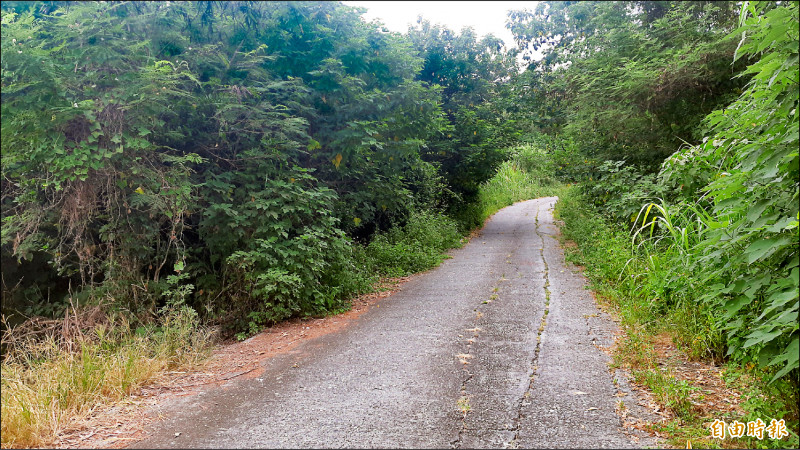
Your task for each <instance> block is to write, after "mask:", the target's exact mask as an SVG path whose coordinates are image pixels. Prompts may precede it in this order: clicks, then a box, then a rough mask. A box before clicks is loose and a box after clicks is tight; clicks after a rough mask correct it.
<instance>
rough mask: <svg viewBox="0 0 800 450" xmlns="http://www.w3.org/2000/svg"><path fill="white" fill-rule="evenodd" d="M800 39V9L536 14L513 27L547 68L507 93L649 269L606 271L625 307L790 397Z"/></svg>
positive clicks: (565, 7)
mask: <svg viewBox="0 0 800 450" xmlns="http://www.w3.org/2000/svg"><path fill="white" fill-rule="evenodd" d="M797 23H798V4H797V3H796V2H788V3H786V2H783V3H773V2H754V3H746V4H745V5H744V6H741V5H738V6H737V5H735V4H734V3H732V2H546V3H541V4H540V5H538V7H537V9H536V10H535V11H517V12H512V13H511V15H510V27H511V29H512V31H514V33H515V36H516V39H517V41H518V43H519V44H520V46H521V48H523V49H524V50H526V51H528V52H529V53H528V57H529V58H530V56H531V55H532V53H530V51H531V50H538V51H539V52H541V53H542V54H543V58H542V59H540V60H537V61H531V64H530V65H529V67H528V69H527V71H526V72H524V73H523V74H521V75H520V77H519V79H518V80H517V81H516V83H515V84H514V91H515V92H517V93H518V95H519V94H520V93H530V94H531V95H530V96H529V97H530V98H529V99H528V100H527V101H528V102H530V106H529V107H528V110H529V113H528V114H529V117H530V118H531V120H534V121H538V123H539V124H540V128H541V129H542V130H544V131H547V132H549V133H550V134H551V135H553V136H556V137H557V138H558V140H559V141H560V142H561V145H562V146H566V147H571V148H572V149H573V150H572V151H573V152H577V155H576V156H578V157H577V158H573V159H572V160H571V161H569V162H568V163H569V164H572V167H573V169H570V170H569V171H565V170H564V169H565V168H564V167H563V165H560V170H561V174H562V176H568V177H569V178H570V179H572V180H575V181H580V182H581V185H582V191H583V192H584V194H585V201H586V202H588V203H590V204H592V205H594V206H595V207H596V208H597V211H599V212H600V213H601V214H602V215H604V216H605V217H606V218H608V219H610V220H611V221H612V222H614V223H616V224H617V226H619V227H621V228H622V229H623V230H625V229H627V230H629V231H630V232H631V234H632V237H633V242H634V244H635V246H636V251H637V255H638V254H641V255H644V256H645V259H642V260H641V261H642V262H643V263H645V264H644V265H643V266H638V265H637V264H634V263H633V261H634V260H635V259H632V260H630V261H629V264H628V265H621V266H620V267H616V268H613V270H614V271H618V272H617V274H616V275H617V276H619V277H620V279H627V278H629V277H632V278H631V280H630V282H631V283H633V284H632V285H631V289H630V290H629V291H626V292H628V293H627V294H626V295H631V296H633V297H638V296H640V295H647V296H649V301H650V302H651V307H652V308H655V309H656V310H657V311H658V312H659V314H666V315H667V316H668V317H673V318H674V320H675V324H676V325H677V327H678V329H680V330H681V334H682V335H683V336H682V337H681V338H680V340H681V341H682V342H681V343H682V345H684V346H685V347H686V348H687V349H688V350H690V353H693V354H695V355H696V356H709V357H713V358H723V357H728V358H731V359H732V360H735V361H739V362H751V361H752V362H757V363H759V364H760V365H761V366H762V367H769V371H768V372H769V373H771V374H772V376H773V379H777V378H781V377H788V378H789V379H792V380H794V383H797V379H798V358H797V355H798V354H799V353H800V351H798V339H799V338H800V334H799V333H800V331H798V290H799V289H800V282H799V281H798V278H799V277H798V246H799V245H800V243H798V220H799V219H800V216H799V215H798V200H799V199H798V152H797V147H798V142H797V139H798V116H797V108H798V27H797ZM566 164H567V163H565V164H564V165H566ZM659 168H660V170H659ZM575 169H578V170H577V171H576V170H575ZM608 247H609V248H611V247H613V245H611V244H610V243H609V245H608ZM623 267H624V270H623ZM607 275H608V277H609V278H611V276H612V275H613V274H607ZM634 281H636V283H634ZM643 281H644V282H646V286H645V287H642V286H641V285H639V284H638V283H640V282H643ZM623 284H624V283H623ZM634 286H635V288H634ZM636 289H639V291H636ZM790 374H791V375H790Z"/></svg>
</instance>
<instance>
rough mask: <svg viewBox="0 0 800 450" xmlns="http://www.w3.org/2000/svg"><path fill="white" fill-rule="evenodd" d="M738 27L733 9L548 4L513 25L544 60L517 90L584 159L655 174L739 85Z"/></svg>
mask: <svg viewBox="0 0 800 450" xmlns="http://www.w3.org/2000/svg"><path fill="white" fill-rule="evenodd" d="M736 18H737V10H736V6H735V4H734V3H733V2H703V1H695V2H648V1H644V2H643V1H626V2H541V3H539V4H538V5H537V7H536V9H535V10H534V11H517V12H512V13H511V15H510V18H509V19H510V28H511V30H512V31H513V32H514V35H515V38H516V40H517V42H518V43H519V44H520V47H521V48H522V49H524V50H525V51H526V57H527V58H528V59H530V58H531V56H532V52H533V51H538V52H540V53H542V58H541V59H540V60H537V61H531V64H530V65H529V66H528V68H527V71H526V72H525V73H523V74H522V75H521V76H520V77H519V81H518V83H517V84H518V86H517V88H516V89H517V91H518V92H520V95H521V96H524V97H527V99H526V100H524V101H526V102H528V103H529V107H528V109H530V110H531V111H538V114H533V116H534V117H535V118H537V119H538V120H539V121H540V122H541V123H542V124H543V125H548V124H550V125H552V124H558V125H559V127H558V128H559V129H560V130H561V131H562V132H563V133H564V134H565V135H567V136H570V137H572V138H573V139H574V140H575V143H576V145H578V147H579V148H580V149H581V150H582V151H583V152H584V153H585V154H586V155H588V156H590V157H596V158H597V159H598V161H602V160H604V159H612V160H623V159H624V160H626V161H627V162H628V163H632V164H636V165H643V166H649V167H651V168H657V167H658V165H659V164H660V163H661V161H662V160H663V159H664V158H665V157H667V156H669V155H670V154H672V153H673V152H674V151H675V149H676V148H677V147H678V146H679V145H680V144H681V142H683V141H692V139H693V138H695V137H697V135H696V126H697V124H698V123H699V122H700V120H701V119H702V118H703V116H705V115H706V114H708V113H709V112H711V111H712V110H713V109H715V108H716V107H718V106H721V105H723V104H724V103H725V102H726V101H730V100H731V99H732V93H733V92H734V90H735V88H737V87H739V86H740V85H741V82H739V81H738V80H736V79H732V76H733V75H734V74H735V71H736V68H732V67H731V65H730V63H731V60H732V58H733V53H734V49H735V47H736V40H735V39H733V38H731V37H729V36H728V32H729V31H730V30H731V29H732V28H733V27H734V26H735V20H736ZM732 69H733V70H732ZM595 178H596V177H595Z"/></svg>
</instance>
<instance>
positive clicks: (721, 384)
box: [556, 187, 798, 448]
mask: <svg viewBox="0 0 800 450" xmlns="http://www.w3.org/2000/svg"><path fill="white" fill-rule="evenodd" d="M556 215H557V217H558V218H559V219H560V220H562V221H563V222H564V225H563V226H562V228H561V230H562V233H563V237H564V239H566V240H569V241H573V242H575V243H576V244H577V248H568V249H567V259H568V260H569V261H571V262H574V263H576V264H579V265H581V266H584V267H585V272H584V273H585V274H586V276H587V277H588V278H589V280H590V281H591V283H592V289H593V290H595V291H596V292H597V294H598V298H599V300H600V301H601V303H602V302H605V303H607V306H608V307H609V308H610V309H612V310H613V311H614V312H615V315H616V316H617V317H618V318H619V319H620V322H621V323H620V325H621V327H622V328H623V329H624V330H625V336H624V337H623V338H622V339H621V340H620V341H619V342H618V345H617V348H616V350H615V354H614V364H615V365H616V366H617V367H623V368H626V369H627V370H629V371H630V373H631V374H632V375H633V377H634V379H635V382H636V383H638V384H641V385H644V386H645V387H647V388H648V390H649V391H650V392H651V393H652V394H653V397H654V399H655V400H656V401H657V402H658V403H659V404H660V405H661V406H662V407H663V408H666V409H667V410H669V411H670V412H671V413H672V415H673V418H672V419H671V420H670V421H668V422H666V423H661V424H657V425H655V426H654V428H655V430H656V431H658V432H660V433H664V434H666V435H667V436H668V441H669V443H670V444H671V445H676V446H681V447H682V446H684V445H686V441H687V440H690V441H691V442H692V443H693V445H695V446H705V447H711V448H797V447H798V403H797V402H798V398H797V388H796V386H793V385H792V383H791V381H790V380H788V379H786V378H780V379H777V380H774V381H773V380H772V378H773V375H774V373H773V372H774V370H772V371H771V370H763V369H759V368H758V367H757V365H756V364H752V363H751V364H742V363H739V362H735V361H733V360H730V361H727V362H726V360H725V358H723V357H721V356H720V355H724V354H725V353H724V351H723V350H724V334H723V331H724V330H721V329H719V328H718V326H717V325H716V324H717V322H718V321H716V320H715V318H714V316H713V314H714V313H715V312H714V311H712V310H710V307H709V306H708V305H707V304H705V303H703V302H697V301H694V299H693V297H692V295H693V293H692V292H690V291H689V290H685V291H682V292H674V291H670V284H669V280H670V279H674V277H676V276H680V277H686V278H689V277H691V276H693V274H689V273H681V270H683V267H684V266H683V264H682V263H681V261H680V258H681V257H683V256H685V255H682V253H680V252H679V249H676V248H674V247H664V246H661V247H658V246H655V245H652V244H651V243H650V242H643V243H641V244H637V245H636V246H634V245H633V242H632V238H631V236H630V235H629V234H628V233H626V232H625V231H615V230H614V229H613V228H612V227H611V226H610V225H609V224H608V223H607V222H605V221H604V220H603V219H602V218H601V217H600V216H599V215H598V214H597V213H596V212H595V211H594V210H592V209H591V206H590V205H589V203H588V202H587V201H586V200H585V199H584V198H583V197H582V196H581V195H580V193H579V188H578V187H573V188H570V189H567V190H565V191H563V192H562V194H561V195H560V201H559V202H558V204H557V205H556ZM664 337H666V341H667V344H668V345H664V342H662V341H664V340H665V339H664ZM670 345H671V346H672V348H673V349H677V352H676V353H674V354H673V355H672V356H671V357H670V358H673V359H674V358H677V356H675V355H677V354H680V355H681V356H682V358H683V360H682V361H683V362H678V363H674V361H673V362H670V361H669V360H668V359H669V358H667V357H666V356H665V354H664V351H663V350H664V348H665V347H669V346H670ZM687 363H688V364H690V365H691V364H705V365H704V366H703V367H705V368H706V369H704V370H708V372H704V373H706V374H707V377H706V378H708V374H714V376H715V379H712V380H708V379H704V380H702V382H695V381H697V379H692V378H691V377H689V376H688V373H687V371H686V370H685V367H684V366H685V364H687ZM720 365H723V367H720ZM683 375H687V376H683ZM698 379H699V378H698ZM719 379H721V381H720V380H719ZM711 385H714V386H717V388H716V390H714V389H711V388H710V386H711ZM722 405H727V406H729V407H722ZM757 418H760V419H761V420H762V421H764V422H765V423H766V424H767V425H769V424H770V422H771V420H772V419H776V420H784V423H785V424H786V429H787V431H788V433H789V436H788V437H784V438H783V439H771V438H769V437H767V434H766V432H765V435H764V436H765V437H764V439H760V440H759V439H757V438H754V437H747V436H744V437H742V438H731V437H730V435H726V438H725V439H715V438H712V437H711V435H710V430H709V425H710V424H711V423H712V422H713V421H714V420H716V419H720V420H723V421H725V422H726V423H731V422H732V421H734V420H736V421H738V422H741V423H747V422H748V421H755V420H756V419H757Z"/></svg>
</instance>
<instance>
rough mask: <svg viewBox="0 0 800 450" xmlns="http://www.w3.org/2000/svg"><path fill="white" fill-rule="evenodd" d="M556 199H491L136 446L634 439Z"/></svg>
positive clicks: (168, 410)
mask: <svg viewBox="0 0 800 450" xmlns="http://www.w3.org/2000/svg"><path fill="white" fill-rule="evenodd" d="M556 201H557V198H556V197H547V198H540V199H536V200H529V201H526V202H520V203H517V204H515V205H513V206H509V207H507V208H505V209H503V210H501V211H499V212H498V213H497V214H495V215H494V216H493V217H492V218H491V219H490V220H489V221H488V223H487V224H486V226H485V227H484V228H483V230H482V231H481V233H480V234H479V235H478V236H477V237H475V238H473V239H472V240H471V241H470V242H469V243H468V244H466V245H465V246H464V247H463V248H461V249H458V250H455V251H453V252H452V253H451V254H452V256H453V257H452V258H451V259H448V260H446V261H445V262H444V263H442V265H441V266H440V267H438V268H437V269H435V270H432V271H430V272H427V273H424V274H421V275H419V276H416V277H414V278H413V279H412V280H410V281H409V282H407V283H406V284H405V285H403V288H402V290H401V291H399V292H397V293H395V294H394V295H392V296H391V297H389V298H387V299H386V300H384V301H382V302H380V306H379V307H373V308H372V309H370V310H369V311H368V312H366V313H365V314H364V315H362V316H361V317H360V318H359V319H358V320H357V321H356V322H355V323H353V324H352V325H351V326H349V327H347V328H345V329H343V330H341V331H339V332H336V333H333V334H329V335H325V336H321V337H319V338H316V339H313V340H309V341H307V342H306V343H304V344H301V345H300V346H299V347H298V349H297V350H296V351H294V352H292V353H287V354H284V355H279V356H276V357H273V358H270V359H268V360H267V361H266V363H265V367H264V369H265V370H264V373H263V375H261V376H260V377H258V378H254V379H249V380H240V381H232V382H231V383H230V385H228V386H225V387H222V388H216V389H211V390H208V391H206V392H202V393H200V394H198V395H195V396H191V397H183V398H179V399H176V400H175V401H173V402H172V403H170V404H169V405H166V406H164V407H162V409H161V413H162V414H163V415H164V416H165V417H166V419H165V420H163V421H161V422H159V423H158V424H157V425H156V427H155V428H154V429H153V430H150V432H149V433H148V437H147V438H146V439H145V440H143V441H140V442H138V443H136V444H134V445H132V447H133V448H171V447H177V448H285V447H292V448H297V447H300V448H309V447H311V448H320V447H326V448H328V447H335V448H339V447H347V448H353V447H358V448H364V447H369V448H373V447H380V448H431V447H432V448H476V447H477V448H485V447H491V448H517V447H520V448H532V447H542V448H556V447H562V448H563V447H575V448H577V447H582V448H630V447H633V444H632V442H631V441H630V440H629V438H628V437H626V435H625V434H624V433H623V432H622V431H621V430H620V428H619V426H620V420H619V418H618V416H617V415H616V414H615V412H614V409H615V405H616V401H615V400H616V398H615V397H614V394H615V393H616V392H617V390H616V388H615V386H614V383H613V382H612V375H611V374H610V373H609V371H608V368H607V365H606V362H607V357H606V355H605V354H604V353H602V352H601V351H600V350H599V349H598V348H597V346H596V345H597V344H602V345H607V344H608V343H609V342H610V339H611V332H612V330H613V329H614V324H613V322H611V321H610V320H609V319H608V318H607V317H606V316H604V315H603V314H602V313H600V312H599V311H598V310H597V308H596V307H595V305H594V302H593V300H592V297H591V295H590V294H589V292H588V291H586V290H585V288H584V280H583V278H582V277H581V275H579V274H577V273H575V272H574V271H573V270H570V269H568V268H566V267H565V265H564V258H563V253H562V251H561V249H560V248H559V245H558V242H557V240H556V239H555V237H554V236H555V235H556V233H557V228H556V226H555V224H554V223H553V216H552V208H553V205H554V204H555V202H556ZM177 433H180V434H179V435H178V436H176V434H177Z"/></svg>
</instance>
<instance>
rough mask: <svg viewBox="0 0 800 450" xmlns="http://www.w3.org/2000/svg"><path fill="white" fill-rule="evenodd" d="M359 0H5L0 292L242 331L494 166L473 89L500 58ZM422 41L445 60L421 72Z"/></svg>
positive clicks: (350, 265) (324, 289)
mask: <svg viewBox="0 0 800 450" xmlns="http://www.w3.org/2000/svg"><path fill="white" fill-rule="evenodd" d="M359 14H360V11H359V10H358V9H356V8H351V7H347V6H344V5H342V4H339V3H334V2H271V3H259V2H194V3H193V2H164V3H160V2H152V3H151V2H122V3H116V2H108V3H106V2H101V3H69V2H45V3H22V2H4V3H3V25H2V42H3V44H2V45H3V47H2V54H3V59H2V89H3V101H2V126H3V137H2V152H3V161H2V174H3V181H2V207H3V235H2V252H3V261H4V264H3V273H4V283H5V284H4V296H3V297H4V305H5V306H8V305H11V306H20V304H21V305H22V306H23V307H24V306H27V307H28V310H27V312H28V313H29V314H30V313H43V312H47V311H50V312H51V313H52V314H55V315H58V314H59V312H60V311H63V307H64V305H65V304H66V303H65V299H66V298H67V296H68V295H71V296H73V297H76V298H80V299H83V301H88V300H93V301H96V300H98V299H101V298H110V299H113V303H114V304H115V305H117V306H118V307H121V308H124V309H127V310H130V311H133V312H134V313H135V314H137V315H139V316H142V314H144V315H145V316H146V315H147V314H148V313H150V314H152V313H155V311H156V310H157V308H158V307H159V306H160V305H163V304H164V302H165V301H166V300H167V299H168V298H179V299H180V301H183V302H186V303H188V304H190V305H191V306H193V307H194V308H195V309H197V310H198V311H200V312H201V313H202V314H203V315H204V317H205V318H207V319H213V320H216V321H218V322H220V323H223V324H226V325H227V326H229V327H230V328H232V329H239V330H241V329H250V330H255V329H257V328H258V327H259V326H261V325H263V324H268V323H272V322H275V321H279V320H282V319H285V318H287V317H290V316H294V315H305V314H321V313H325V312H327V311H333V310H336V309H338V308H341V306H342V301H343V300H345V299H346V298H348V296H350V295H352V294H353V293H357V292H360V291H363V290H365V289H367V288H368V286H369V282H370V280H371V279H372V274H371V272H370V270H371V267H372V266H371V265H370V264H369V262H368V261H363V260H361V258H362V257H363V252H362V251H361V250H360V249H359V248H357V245H356V244H354V241H353V239H357V240H368V239H370V238H371V236H372V235H373V234H375V233H376V232H378V231H381V230H389V229H391V228H393V227H401V226H403V225H404V224H405V223H406V222H407V221H409V219H410V220H411V221H410V222H409V224H408V225H406V227H409V226H411V227H414V226H417V225H414V224H415V223H418V221H419V217H426V218H429V219H430V220H433V221H434V222H436V221H442V220H445V219H436V218H435V216H436V215H437V214H439V213H438V212H437V211H442V210H444V209H446V208H448V207H451V206H453V205H454V204H456V203H457V202H459V201H460V199H463V198H464V195H462V194H464V193H466V194H468V195H467V197H469V194H472V195H474V192H475V191H476V186H477V185H478V184H479V183H481V182H482V181H484V180H486V179H488V178H490V177H491V176H492V175H493V173H494V168H495V167H496V166H497V164H499V163H500V162H501V160H502V159H503V157H504V155H505V154H504V153H503V152H501V151H500V147H499V144H500V142H501V141H502V142H507V140H508V138H503V137H502V136H505V135H506V134H509V132H508V130H507V129H504V130H500V131H496V130H495V128H496V127H500V125H504V126H506V128H507V124H502V123H501V121H495V123H486V122H487V118H486V117H487V116H492V117H494V116H493V115H492V114H490V113H488V112H486V111H484V110H481V108H484V109H485V108H488V106H486V105H487V103H485V102H486V101H487V100H490V99H491V98H490V97H491V96H492V95H494V94H493V92H494V90H495V84H494V83H493V82H492V81H493V79H491V80H488V79H487V78H490V77H496V76H507V74H508V73H509V71H510V70H511V68H512V67H513V63H512V64H511V65H510V64H509V63H508V61H509V57H507V56H506V53H505V50H504V49H503V48H502V46H499V44H498V43H497V41H496V40H493V39H492V38H488V40H485V41H484V42H482V43H480V44H479V43H477V42H476V40H475V36H474V34H470V32H469V30H467V31H466V32H465V33H464V34H462V35H461V36H457V37H456V39H457V40H458V42H459V44H458V45H457V46H456V47H451V46H446V47H444V46H442V45H439V46H438V47H436V46H434V47H436V48H435V50H431V49H429V48H428V47H426V46H425V45H424V44H423V43H422V41H421V40H420V39H422V38H423V37H421V36H418V37H417V38H414V37H412V39H408V38H406V37H404V36H401V35H399V34H397V33H387V32H385V31H384V30H383V29H382V27H381V26H380V25H379V24H376V23H365V22H364V21H362V20H361V19H360V17H359ZM448 33H449V32H448ZM431 42H433V41H431ZM415 46H418V47H419V49H415ZM426 52H427V53H426ZM433 52H436V55H437V56H436V57H438V58H440V59H442V60H446V61H456V62H457V63H456V64H455V65H454V66H453V67H452V69H451V70H450V71H444V72H441V73H437V74H436V76H433V72H430V73H429V72H425V71H423V70H422V69H423V66H425V67H427V68H428V69H430V68H431V61H432V59H433V56H431V55H432V53H433ZM463 52H467V55H466V56H464V54H463ZM503 61H505V62H503ZM431 70H433V69H431ZM465 75H469V77H468V78H469V79H476V80H477V82H476V83H477V84H475V85H473V84H470V83H464V82H463V80H464V76H465ZM472 75H476V76H477V78H476V77H474V76H472ZM498 124H500V125H498ZM504 133H505V134H504ZM503 139H506V140H503ZM417 211H419V212H417ZM426 220H427V219H426ZM437 223H438V222H437ZM435 228H436V227H435ZM451 228H452V226H450V225H448V226H445V227H444V229H443V231H442V232H443V233H445V235H446V236H451V235H452V233H451V231H449V230H450V229H451ZM436 229H437V230H438V229H439V228H436ZM395 234H396V233H395ZM395 234H388V235H386V236H387V237H383V238H380V239H381V240H380V242H394V240H396V238H395V237H393V236H395ZM386 239H388V241H387V240H386ZM434 240H436V239H435V238H434V236H430V237H429V238H428V240H427V241H425V242H424V243H421V244H420V245H423V246H428V244H430V242H429V241H431V242H432V241H434ZM444 242H447V243H448V244H441V245H437V246H434V247H430V248H426V250H425V252H426V253H427V254H429V255H428V257H426V258H427V259H426V261H427V262H425V263H424V264H422V263H421V264H422V265H420V264H411V265H410V266H408V267H407V268H406V269H398V270H399V271H400V272H403V273H405V272H407V271H410V270H419V269H420V268H421V267H423V266H425V267H427V266H426V264H430V263H431V261H434V260H436V259H437V258H438V255H439V253H440V252H441V250H442V249H443V248H446V247H448V246H450V245H452V242H454V241H453V239H452V237H448V238H447V239H445V240H444ZM456 242H457V239H456ZM377 246H378V244H375V245H374V246H373V247H372V248H373V249H374V248H377ZM376 251H377V250H376ZM390 272H391V271H390ZM30 273H34V274H36V277H35V278H34V277H26V276H27V275H28V274H30ZM50 288H52V290H50ZM68 290H70V292H69V293H68V292H67V291H68ZM175 292H180V295H179V296H177V297H176V296H175V295H173V294H174V293H175ZM7 298H9V299H11V300H9V301H7V300H6V299H7ZM5 306H4V307H5Z"/></svg>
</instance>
